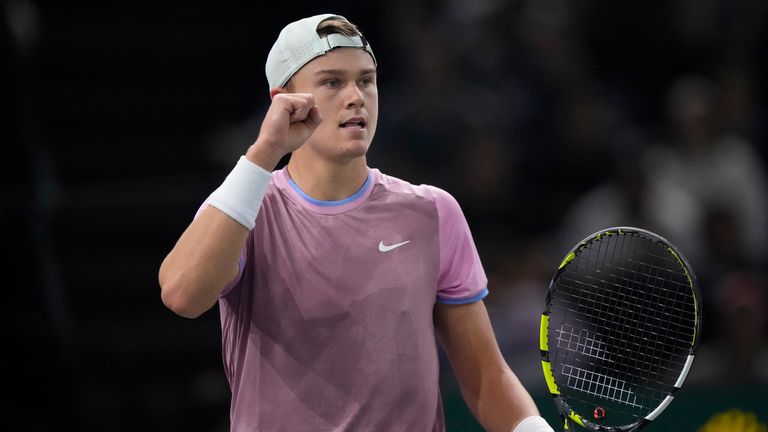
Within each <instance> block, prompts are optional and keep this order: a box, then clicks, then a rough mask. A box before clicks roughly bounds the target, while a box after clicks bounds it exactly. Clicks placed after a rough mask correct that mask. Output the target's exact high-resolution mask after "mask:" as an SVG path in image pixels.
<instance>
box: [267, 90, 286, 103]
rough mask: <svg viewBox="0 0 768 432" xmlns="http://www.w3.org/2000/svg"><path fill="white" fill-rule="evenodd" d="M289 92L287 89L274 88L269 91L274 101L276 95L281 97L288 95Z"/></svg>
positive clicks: (270, 97)
mask: <svg viewBox="0 0 768 432" xmlns="http://www.w3.org/2000/svg"><path fill="white" fill-rule="evenodd" d="M287 92H288V91H287V90H286V89H285V87H274V88H272V89H270V90H269V99H270V100H271V99H273V98H274V97H275V95H279V94H280V93H287Z"/></svg>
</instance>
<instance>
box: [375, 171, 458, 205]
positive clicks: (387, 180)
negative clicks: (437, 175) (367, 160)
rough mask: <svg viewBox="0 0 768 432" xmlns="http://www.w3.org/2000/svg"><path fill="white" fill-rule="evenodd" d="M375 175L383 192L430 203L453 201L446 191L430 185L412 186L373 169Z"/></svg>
mask: <svg viewBox="0 0 768 432" xmlns="http://www.w3.org/2000/svg"><path fill="white" fill-rule="evenodd" d="M373 171H375V175H376V185H377V186H379V187H380V188H382V189H383V191H385V192H388V193H392V194H398V195H403V196H412V197H413V198H422V199H427V200H430V201H443V200H449V201H453V200H454V198H453V197H452V196H451V194H450V193H448V192H447V191H445V190H443V189H441V188H439V187H437V186H434V185H431V184H424V183H421V184H414V183H411V182H410V181H408V180H404V179H401V178H399V177H395V176H392V175H388V174H384V173H382V172H381V171H379V170H376V169H374V170H373Z"/></svg>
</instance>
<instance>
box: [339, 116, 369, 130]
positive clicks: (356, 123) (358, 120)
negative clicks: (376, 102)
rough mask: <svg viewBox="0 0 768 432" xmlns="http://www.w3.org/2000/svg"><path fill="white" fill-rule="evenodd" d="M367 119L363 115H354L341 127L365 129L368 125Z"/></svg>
mask: <svg viewBox="0 0 768 432" xmlns="http://www.w3.org/2000/svg"><path fill="white" fill-rule="evenodd" d="M366 124H367V123H366V122H365V119H364V118H362V117H354V118H351V119H349V120H347V121H345V122H343V123H341V124H340V125H339V127H342V128H345V129H364V128H365V126H366Z"/></svg>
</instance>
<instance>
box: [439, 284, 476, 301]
mask: <svg viewBox="0 0 768 432" xmlns="http://www.w3.org/2000/svg"><path fill="white" fill-rule="evenodd" d="M487 295H488V287H485V288H483V290H482V291H480V292H479V293H477V294H475V295H473V296H472V297H469V298H460V299H452V298H445V297H440V296H439V295H438V296H437V302H438V303H442V304H454V305H455V304H470V303H474V302H476V301H480V300H482V299H484V298H485V296H487Z"/></svg>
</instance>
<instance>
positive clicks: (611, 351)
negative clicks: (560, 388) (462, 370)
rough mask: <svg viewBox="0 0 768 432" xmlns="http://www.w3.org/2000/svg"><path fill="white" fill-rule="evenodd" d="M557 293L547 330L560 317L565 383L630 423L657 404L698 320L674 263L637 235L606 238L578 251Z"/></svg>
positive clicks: (683, 278) (659, 247)
mask: <svg viewBox="0 0 768 432" xmlns="http://www.w3.org/2000/svg"><path fill="white" fill-rule="evenodd" d="M630 251H631V252H630ZM556 289H557V296H555V298H554V299H553V304H552V306H553V315H556V316H555V320H553V319H552V317H550V326H553V325H555V321H556V320H557V317H558V316H559V317H560V321H561V323H560V325H561V327H560V328H559V329H558V330H555V331H554V332H553V333H554V336H555V337H556V339H557V344H554V345H555V347H556V348H555V352H554V354H555V357H556V362H557V363H558V364H560V365H561V368H560V369H559V371H558V372H559V374H560V375H561V381H562V383H563V385H564V386H565V387H566V388H570V389H573V390H576V391H577V392H580V393H581V394H584V395H591V396H595V397H597V398H600V399H603V400H608V401H611V402H615V403H616V404H617V405H618V406H617V407H614V408H613V409H614V411H616V410H618V411H620V412H622V413H624V414H627V415H629V416H631V417H635V418H636V417H638V416H641V415H642V414H644V413H645V412H644V411H643V410H644V409H647V408H648V407H652V406H656V405H657V404H658V403H659V402H660V401H661V400H662V399H663V398H664V397H665V396H666V394H667V392H669V391H670V389H671V387H672V386H673V385H674V383H675V381H676V379H677V377H678V376H679V373H680V370H681V369H682V367H683V366H684V364H685V359H686V357H687V352H688V348H689V347H690V344H691V340H692V338H693V336H692V332H693V328H694V327H695V322H696V318H695V306H694V302H695V299H694V298H693V294H692V290H691V286H690V279H689V277H688V275H687V273H686V272H685V269H684V268H682V267H681V265H680V262H679V260H678V259H677V258H676V257H674V256H672V255H671V254H670V253H669V252H668V251H667V250H666V249H665V248H664V247H663V246H662V245H660V244H657V243H656V242H655V241H652V240H649V239H645V238H641V237H640V236H638V235H634V234H633V235H614V236H608V237H607V238H605V239H597V240H596V241H593V242H592V243H590V244H588V245H586V246H585V247H583V248H581V250H580V251H578V252H577V255H576V258H574V260H572V262H571V263H569V265H568V267H566V268H565V269H564V271H563V272H562V274H561V277H560V278H559V280H558V281H557V287H556ZM555 309H558V310H559V311H557V312H555V311H554V310H555ZM586 311H591V312H586ZM555 328H556V327H555ZM596 329H599V330H600V332H597V331H596ZM551 334H552V333H551ZM576 399H577V400H581V401H582V402H583V403H586V404H591V403H594V402H593V401H590V400H587V399H586V398H581V399H578V398H576ZM622 407H623V408H622Z"/></svg>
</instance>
